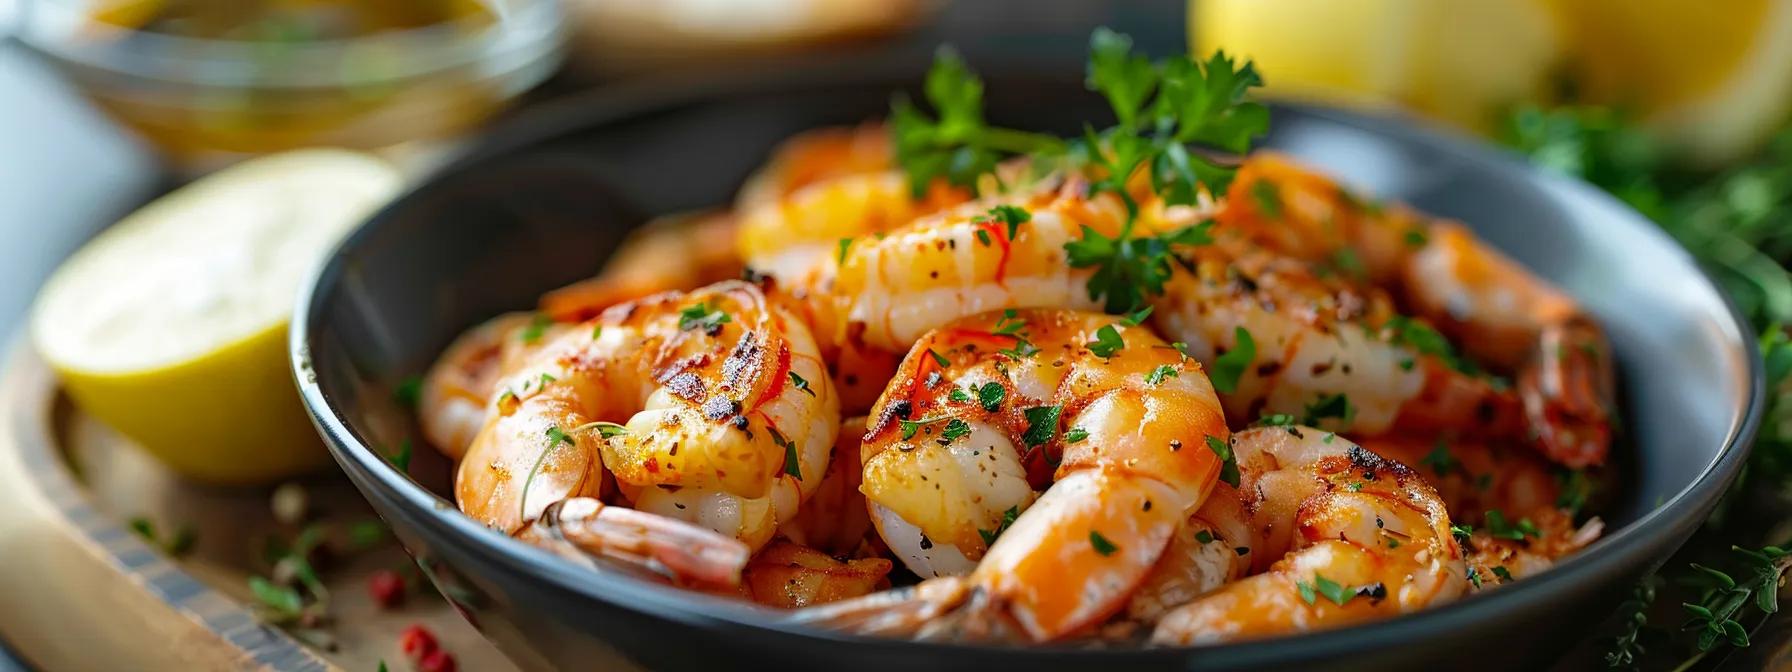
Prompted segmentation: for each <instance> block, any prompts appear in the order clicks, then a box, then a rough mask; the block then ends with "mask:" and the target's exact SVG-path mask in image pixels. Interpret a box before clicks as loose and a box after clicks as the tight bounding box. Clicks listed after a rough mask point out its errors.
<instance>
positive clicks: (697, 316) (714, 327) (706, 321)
mask: <svg viewBox="0 0 1792 672" xmlns="http://www.w3.org/2000/svg"><path fill="white" fill-rule="evenodd" d="M733 321H734V318H732V317H729V316H728V314H727V313H724V312H722V311H721V310H720V309H716V310H710V309H709V305H708V304H707V303H702V302H699V303H697V304H696V305H692V306H686V307H685V308H684V309H683V310H680V311H678V329H679V331H691V330H693V329H701V330H703V331H704V332H706V333H712V334H713V333H715V332H716V331H719V330H720V329H721V328H722V325H724V324H727V323H729V322H733Z"/></svg>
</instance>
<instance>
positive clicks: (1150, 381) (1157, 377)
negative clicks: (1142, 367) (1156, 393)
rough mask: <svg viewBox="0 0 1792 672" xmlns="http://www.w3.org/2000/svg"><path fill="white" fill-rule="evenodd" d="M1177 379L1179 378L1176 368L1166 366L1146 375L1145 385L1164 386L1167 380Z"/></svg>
mask: <svg viewBox="0 0 1792 672" xmlns="http://www.w3.org/2000/svg"><path fill="white" fill-rule="evenodd" d="M1176 377H1178V374H1177V373H1176V367H1174V366H1170V365H1169V364H1164V365H1161V366H1158V367H1157V368H1155V369H1152V370H1151V373H1148V374H1146V375H1145V384H1146V385H1162V384H1163V382H1164V381H1165V380H1167V379H1170V378H1176Z"/></svg>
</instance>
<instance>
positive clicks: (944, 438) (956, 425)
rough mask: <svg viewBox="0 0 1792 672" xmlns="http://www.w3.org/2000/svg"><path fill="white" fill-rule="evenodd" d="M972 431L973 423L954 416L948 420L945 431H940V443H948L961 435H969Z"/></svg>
mask: <svg viewBox="0 0 1792 672" xmlns="http://www.w3.org/2000/svg"><path fill="white" fill-rule="evenodd" d="M970 433H971V425H970V424H969V423H967V422H965V421H963V420H960V419H958V418H952V419H951V420H949V421H947V422H946V429H945V431H942V432H940V438H939V442H940V445H942V446H944V445H948V444H950V443H952V442H953V441H956V440H958V439H959V438H960V437H965V436H969V435H970Z"/></svg>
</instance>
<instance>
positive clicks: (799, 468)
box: [765, 422, 803, 481]
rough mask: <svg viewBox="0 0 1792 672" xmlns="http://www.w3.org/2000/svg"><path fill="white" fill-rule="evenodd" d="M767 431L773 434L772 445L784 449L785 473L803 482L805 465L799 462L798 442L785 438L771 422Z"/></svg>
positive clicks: (766, 427) (767, 425)
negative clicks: (797, 453)
mask: <svg viewBox="0 0 1792 672" xmlns="http://www.w3.org/2000/svg"><path fill="white" fill-rule="evenodd" d="M765 429H766V430H767V431H769V432H771V435H772V444H773V445H775V446H777V447H779V448H783V449H784V473H786V474H790V477H791V478H794V479H796V480H799V481H800V480H803V465H802V464H801V463H800V462H799V461H798V460H797V455H796V442H795V441H792V440H790V439H788V438H785V436H784V433H783V432H780V431H778V428H777V427H773V426H771V424H770V423H769V422H768V423H767V424H766V426H765Z"/></svg>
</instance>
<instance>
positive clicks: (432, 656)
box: [417, 649, 455, 672]
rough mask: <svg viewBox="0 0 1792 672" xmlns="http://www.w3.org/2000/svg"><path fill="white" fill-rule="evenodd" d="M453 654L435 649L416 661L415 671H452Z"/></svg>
mask: <svg viewBox="0 0 1792 672" xmlns="http://www.w3.org/2000/svg"><path fill="white" fill-rule="evenodd" d="M454 667H455V665H454V654H452V653H449V652H447V651H443V650H441V649H436V650H434V651H431V652H429V653H428V654H425V655H424V656H423V660H419V661H417V672H454Z"/></svg>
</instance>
